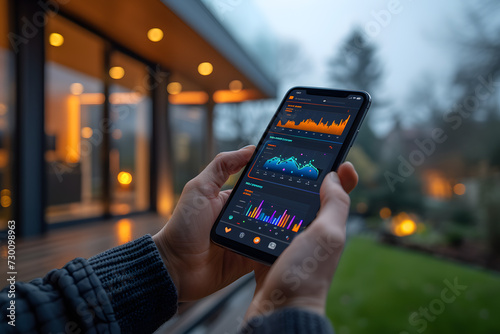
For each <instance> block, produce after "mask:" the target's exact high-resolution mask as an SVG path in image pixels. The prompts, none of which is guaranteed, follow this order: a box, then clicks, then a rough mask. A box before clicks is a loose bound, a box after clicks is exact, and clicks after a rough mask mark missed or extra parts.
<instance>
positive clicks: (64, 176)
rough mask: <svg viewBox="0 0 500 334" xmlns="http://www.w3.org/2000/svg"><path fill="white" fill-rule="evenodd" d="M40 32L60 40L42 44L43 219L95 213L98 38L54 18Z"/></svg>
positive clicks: (99, 134)
mask: <svg viewBox="0 0 500 334" xmlns="http://www.w3.org/2000/svg"><path fill="white" fill-rule="evenodd" d="M46 33H47V35H48V36H50V35H51V34H52V33H57V34H60V35H61V36H63V38H64V43H63V44H61V45H60V46H57V47H55V46H52V45H51V44H50V39H49V38H47V41H48V42H47V46H46V52H47V63H46V111H45V133H46V139H47V147H46V152H45V160H46V162H47V191H48V194H47V210H46V217H47V221H48V222H49V223H54V222H61V221H68V220H74V219H81V218H89V217H96V216H101V215H102V214H103V213H104V206H103V202H102V180H103V178H102V171H101V169H102V160H101V147H102V140H103V131H104V129H103V123H102V117H103V109H104V100H105V99H104V95H103V92H104V85H103V82H102V80H101V76H102V68H103V66H104V65H103V54H104V47H103V42H102V41H101V40H100V39H98V38H97V37H96V36H94V35H92V34H90V33H89V32H87V31H86V30H84V29H82V28H80V27H78V26H76V25H74V24H72V23H71V22H68V21H66V20H64V19H62V18H60V17H54V18H52V19H50V21H49V24H48V25H47V30H46Z"/></svg>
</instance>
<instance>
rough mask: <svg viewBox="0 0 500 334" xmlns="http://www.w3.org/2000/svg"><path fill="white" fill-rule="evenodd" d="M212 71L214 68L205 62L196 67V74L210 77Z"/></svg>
mask: <svg viewBox="0 0 500 334" xmlns="http://www.w3.org/2000/svg"><path fill="white" fill-rule="evenodd" d="M213 71H214V66H213V65H212V64H210V63H209V62H207V61H206V62H203V63H201V64H200V65H198V73H200V74H201V75H210V74H211V73H212V72H213Z"/></svg>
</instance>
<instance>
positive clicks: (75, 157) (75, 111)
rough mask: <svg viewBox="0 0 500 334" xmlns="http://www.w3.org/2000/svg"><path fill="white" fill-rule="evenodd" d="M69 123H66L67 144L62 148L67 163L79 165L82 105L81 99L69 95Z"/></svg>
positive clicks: (67, 115)
mask: <svg viewBox="0 0 500 334" xmlns="http://www.w3.org/2000/svg"><path fill="white" fill-rule="evenodd" d="M67 103H68V109H67V114H66V117H67V123H66V144H65V145H61V146H60V147H62V148H65V157H66V161H67V162H70V163H77V162H79V161H80V140H81V137H80V132H81V130H80V129H81V104H80V98H79V97H78V96H74V95H68V100H67Z"/></svg>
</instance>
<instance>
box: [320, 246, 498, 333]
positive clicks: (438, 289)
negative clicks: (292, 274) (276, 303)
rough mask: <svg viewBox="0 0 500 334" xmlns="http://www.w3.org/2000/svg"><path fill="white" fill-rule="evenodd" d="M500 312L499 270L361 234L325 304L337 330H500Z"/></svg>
mask: <svg viewBox="0 0 500 334" xmlns="http://www.w3.org/2000/svg"><path fill="white" fill-rule="evenodd" d="M455 280H456V283H455V282H454V281H455ZM446 282H448V284H449V285H451V286H453V285H454V284H458V285H459V286H458V287H456V288H455V291H452V290H451V289H450V288H448V284H447V283H446ZM465 286H466V287H465ZM445 289H446V290H445ZM425 310H427V312H426V311H425ZM413 312H417V314H416V315H414V316H413V318H411V320H412V321H410V315H411V314H412V313H413ZM419 312H420V314H419ZM499 313H500V275H498V274H497V273H491V272H487V271H485V270H481V269H477V268H472V267H470V266H467V265H463V264H457V263H453V262H450V261H447V260H443V259H439V258H434V257H432V256H428V255H424V254H420V253H417V252H413V251H408V250H404V249H400V248H396V247H392V246H386V245H381V244H380V243H378V242H376V241H374V240H371V239H367V238H362V237H355V238H351V239H349V240H348V243H347V245H346V248H345V251H344V255H343V257H342V260H341V263H340V265H339V268H338V270H337V273H336V275H335V279H334V281H333V284H332V287H331V289H330V292H329V295H328V305H327V315H328V317H329V318H330V319H331V321H332V323H333V325H334V327H335V330H336V333H337V334H354V333H395V334H407V333H408V334H411V333H440V334H441V333H474V334H477V333H500V320H499V319H500V318H499Z"/></svg>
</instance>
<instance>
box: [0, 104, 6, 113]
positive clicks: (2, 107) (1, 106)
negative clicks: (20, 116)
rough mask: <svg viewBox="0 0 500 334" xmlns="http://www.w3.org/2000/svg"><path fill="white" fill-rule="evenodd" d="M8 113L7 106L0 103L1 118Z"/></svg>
mask: <svg viewBox="0 0 500 334" xmlns="http://www.w3.org/2000/svg"><path fill="white" fill-rule="evenodd" d="M6 113H7V106H6V105H5V104H3V103H0V116H3V115H5V114H6Z"/></svg>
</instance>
